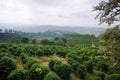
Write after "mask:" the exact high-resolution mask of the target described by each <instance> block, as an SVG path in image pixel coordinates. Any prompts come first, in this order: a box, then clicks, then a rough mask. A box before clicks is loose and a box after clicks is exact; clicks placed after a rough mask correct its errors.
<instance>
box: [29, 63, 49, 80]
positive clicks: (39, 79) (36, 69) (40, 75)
mask: <svg viewBox="0 0 120 80" xmlns="http://www.w3.org/2000/svg"><path fill="white" fill-rule="evenodd" d="M48 72H49V69H48V67H46V66H43V65H41V64H38V63H35V64H33V65H32V67H31V68H30V70H29V77H30V79H32V80H43V79H44V78H45V76H46V75H47V74H48Z"/></svg>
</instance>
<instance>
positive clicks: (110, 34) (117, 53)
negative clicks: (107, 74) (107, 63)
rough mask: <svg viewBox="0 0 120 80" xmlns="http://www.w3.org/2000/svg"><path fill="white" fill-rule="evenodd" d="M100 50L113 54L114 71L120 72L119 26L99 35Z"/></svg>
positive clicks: (112, 65) (112, 68)
mask: <svg viewBox="0 0 120 80" xmlns="http://www.w3.org/2000/svg"><path fill="white" fill-rule="evenodd" d="M99 39H100V51H101V52H103V53H104V54H105V55H107V54H109V55H111V69H110V70H112V72H113V73H119V74H120V70H119V69H120V63H119V62H120V28H119V27H118V26H116V27H114V28H111V29H108V30H107V31H106V32H105V33H103V34H101V35H100V36H99Z"/></svg>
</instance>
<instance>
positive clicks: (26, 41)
mask: <svg viewBox="0 0 120 80" xmlns="http://www.w3.org/2000/svg"><path fill="white" fill-rule="evenodd" d="M21 42H22V43H28V42H29V38H27V37H23V38H22V39H21Z"/></svg>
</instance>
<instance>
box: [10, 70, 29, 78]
mask: <svg viewBox="0 0 120 80" xmlns="http://www.w3.org/2000/svg"><path fill="white" fill-rule="evenodd" d="M27 74H28V71H27V70H24V69H16V70H13V71H12V72H11V73H10V74H9V76H8V80H26V79H27Z"/></svg>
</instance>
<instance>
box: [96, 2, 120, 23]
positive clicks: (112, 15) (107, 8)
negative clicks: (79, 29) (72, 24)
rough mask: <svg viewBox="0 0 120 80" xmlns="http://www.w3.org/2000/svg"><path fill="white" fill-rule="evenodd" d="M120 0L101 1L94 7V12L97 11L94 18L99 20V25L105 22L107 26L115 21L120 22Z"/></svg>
mask: <svg viewBox="0 0 120 80" xmlns="http://www.w3.org/2000/svg"><path fill="white" fill-rule="evenodd" d="M119 4H120V0H107V1H101V2H100V3H99V4H98V5H97V6H95V7H94V10H95V11H99V13H98V15H97V16H96V18H99V19H100V24H102V23H104V22H106V23H107V24H109V25H110V24H113V22H115V21H118V22H119V21H120V19H119V18H118V17H119V14H120V13H119V11H120V8H119V7H120V5H119Z"/></svg>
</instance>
